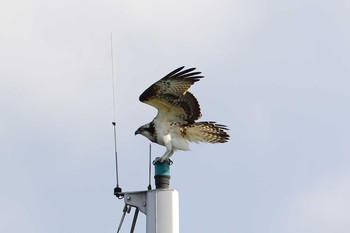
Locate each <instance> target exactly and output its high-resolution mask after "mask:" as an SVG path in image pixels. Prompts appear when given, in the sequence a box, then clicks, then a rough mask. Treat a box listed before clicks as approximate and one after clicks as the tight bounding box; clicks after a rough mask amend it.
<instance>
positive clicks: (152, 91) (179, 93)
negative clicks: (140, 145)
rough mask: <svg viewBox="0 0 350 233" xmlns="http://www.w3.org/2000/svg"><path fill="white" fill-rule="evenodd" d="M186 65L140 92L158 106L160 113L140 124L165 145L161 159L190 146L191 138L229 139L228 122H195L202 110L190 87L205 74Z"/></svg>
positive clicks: (141, 131) (146, 133)
mask: <svg viewBox="0 0 350 233" xmlns="http://www.w3.org/2000/svg"><path fill="white" fill-rule="evenodd" d="M183 69H184V66H182V67H180V68H177V69H176V70H174V71H172V72H170V73H169V74H167V75H166V76H165V77H164V78H162V79H160V80H159V81H157V82H155V83H154V84H153V85H151V86H150V87H149V88H147V89H146V90H145V91H144V92H143V93H142V94H141V95H140V98H139V99H140V101H141V102H143V103H146V104H149V105H151V106H153V107H155V108H156V109H157V110H158V114H157V116H156V117H155V118H154V119H153V121H152V122H150V123H148V124H145V125H143V126H141V127H140V128H138V129H137V130H136V132H135V135H137V134H141V135H143V136H145V137H146V138H148V139H149V140H150V141H152V142H155V143H157V144H159V145H162V146H165V147H166V152H165V154H164V155H163V156H162V157H161V158H159V159H158V160H160V161H161V162H163V161H165V160H167V159H169V158H170V156H172V155H173V153H174V151H175V150H189V145H188V142H209V143H224V142H227V141H228V140H229V137H230V136H229V135H228V134H227V132H226V130H228V129H227V127H226V126H225V125H220V124H217V123H216V122H213V121H204V122H196V120H198V119H199V118H200V117H201V116H202V114H201V109H200V106H199V103H198V101H197V99H196V97H194V95H193V94H192V93H190V92H188V89H189V88H190V87H191V86H192V85H193V84H194V83H195V82H197V81H199V80H200V79H201V78H203V76H200V74H201V72H193V71H194V70H195V69H196V68H190V69H185V70H183Z"/></svg>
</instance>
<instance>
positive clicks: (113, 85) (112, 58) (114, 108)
mask: <svg viewBox="0 0 350 233" xmlns="http://www.w3.org/2000/svg"><path fill="white" fill-rule="evenodd" d="M111 60H112V64H111V67H112V88H113V91H112V92H113V121H114V122H115V121H116V120H115V119H116V107H115V84H114V56H113V33H112V32H111Z"/></svg>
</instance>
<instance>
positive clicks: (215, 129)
mask: <svg viewBox="0 0 350 233" xmlns="http://www.w3.org/2000/svg"><path fill="white" fill-rule="evenodd" d="M226 130H228V128H227V126H226V125H221V124H217V123H216V122H213V121H205V122H195V123H193V124H188V125H183V126H182V127H181V129H180V131H181V134H182V135H183V136H184V137H185V138H186V139H187V140H188V141H191V142H207V143H224V142H227V141H228V140H229V138H230V135H228V133H227V132H226Z"/></svg>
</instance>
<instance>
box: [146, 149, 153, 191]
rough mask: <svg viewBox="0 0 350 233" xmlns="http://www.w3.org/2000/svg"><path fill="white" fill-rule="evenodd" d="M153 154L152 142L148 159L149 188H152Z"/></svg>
mask: <svg viewBox="0 0 350 233" xmlns="http://www.w3.org/2000/svg"><path fill="white" fill-rule="evenodd" d="M151 155H152V144H151V143H150V144H149V161H148V187H147V189H148V190H151V189H152V186H151Z"/></svg>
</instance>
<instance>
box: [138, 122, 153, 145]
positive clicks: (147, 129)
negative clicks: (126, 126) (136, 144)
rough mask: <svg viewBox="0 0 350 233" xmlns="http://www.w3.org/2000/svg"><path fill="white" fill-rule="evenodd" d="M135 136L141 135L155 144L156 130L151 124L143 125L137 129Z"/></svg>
mask: <svg viewBox="0 0 350 233" xmlns="http://www.w3.org/2000/svg"><path fill="white" fill-rule="evenodd" d="M137 134H141V135H143V136H145V137H146V138H148V139H149V140H150V141H152V142H155V141H156V138H157V135H156V130H155V128H154V124H153V122H151V123H148V124H145V125H143V126H141V127H140V128H138V129H137V130H136V132H135V135H137Z"/></svg>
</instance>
